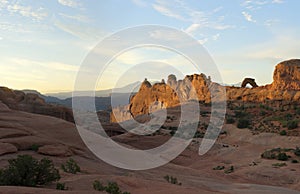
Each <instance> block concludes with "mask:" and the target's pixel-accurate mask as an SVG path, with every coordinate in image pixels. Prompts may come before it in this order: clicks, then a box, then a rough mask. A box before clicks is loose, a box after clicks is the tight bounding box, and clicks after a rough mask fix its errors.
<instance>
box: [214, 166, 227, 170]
mask: <svg viewBox="0 0 300 194" xmlns="http://www.w3.org/2000/svg"><path fill="white" fill-rule="evenodd" d="M224 169H225V166H216V167H214V168H213V170H224Z"/></svg>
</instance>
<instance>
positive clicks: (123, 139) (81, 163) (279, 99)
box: [0, 59, 300, 194]
mask: <svg viewBox="0 0 300 194" xmlns="http://www.w3.org/2000/svg"><path fill="white" fill-rule="evenodd" d="M268 73H272V72H268ZM162 79H163V78H162ZM212 79H213V78H212ZM185 80H189V81H190V83H191V84H192V86H193V87H194V88H195V90H196V93H197V96H193V95H190V94H191V93H190V85H188V84H186V81H185ZM248 83H249V84H251V86H252V87H248V86H249V85H248V86H247V87H245V86H246V85H247V84H248ZM243 86H244V87H236V86H222V85H220V84H218V83H214V82H213V81H211V79H210V78H209V77H208V76H206V75H204V74H194V75H190V76H186V77H185V78H184V79H183V80H177V78H176V77H175V76H169V79H168V80H167V82H166V83H164V82H161V83H156V84H153V85H152V84H151V83H149V82H148V81H146V80H145V81H144V82H142V83H141V86H140V88H139V90H138V91H137V93H135V94H133V96H132V97H131V98H130V99H129V101H128V104H127V105H122V106H118V107H112V109H107V110H101V111H99V112H97V114H98V117H99V121H100V122H101V124H102V126H103V127H104V129H105V131H106V132H107V134H108V135H109V136H110V138H112V139H113V140H114V141H115V142H118V143H119V144H120V145H125V146H128V147H130V148H135V149H142V150H145V149H150V148H153V147H157V146H159V145H161V144H163V143H164V142H166V141H168V139H170V138H171V137H172V135H174V133H176V130H177V128H178V121H179V120H180V117H181V113H180V112H181V111H180V106H179V98H183V99H184V100H185V101H186V103H189V102H191V101H193V102H195V99H197V103H199V106H200V111H201V112H200V114H199V115H198V116H199V120H200V122H199V123H198V125H197V126H198V127H197V132H196V133H195V135H194V138H193V141H192V142H191V143H190V145H189V146H188V147H187V148H186V149H185V150H184V152H183V153H181V154H180V155H179V156H178V157H177V158H175V159H174V160H172V161H171V162H170V163H168V164H166V165H164V166H161V167H158V168H154V169H150V170H143V171H132V170H124V169H120V168H116V167H113V166H111V165H110V164H107V163H105V162H103V161H102V160H100V159H98V158H97V157H96V156H95V155H94V154H93V153H92V152H91V151H90V150H89V149H88V148H87V147H86V145H85V144H84V142H83V141H82V139H81V137H80V135H79V133H78V131H77V129H76V125H75V123H74V118H73V112H72V109H70V108H68V107H64V106H63V105H59V104H50V103H46V101H45V99H43V98H42V97H40V96H39V95H38V94H34V93H30V92H29V93H28V92H26V93H24V92H22V91H18V90H13V89H9V88H6V87H1V88H0V145H1V146H0V168H1V169H2V170H1V171H0V172H1V173H0V184H1V186H0V193H11V194H13V193H41V192H42V193H111V194H119V193H132V194H135V193H136V194H141V193H143V194H148V193H149V194H150V193H151V194H153V193H157V194H158V193H170V194H171V193H172V194H176V193H178V194H179V193H180V194H182V193H188V194H193V193H195V194H198V193H231V194H237V193H270V194H271V193H272V194H274V193H291V194H293V193H299V192H300V125H299V122H300V103H299V102H300V101H299V100H300V60H295V59H294V60H288V61H284V62H281V63H279V64H278V65H277V66H276V69H275V72H274V74H273V82H272V83H271V84H269V85H265V86H257V85H256V84H255V80H254V79H246V81H245V83H244V84H243ZM220 87H225V88H226V100H227V109H226V117H225V121H224V125H223V127H222V131H221V132H220V134H219V136H218V139H217V141H216V143H215V144H214V146H213V147H212V149H211V150H209V151H208V152H207V153H206V154H204V155H202V156H200V155H198V149H199V145H200V144H201V141H202V138H203V136H204V134H205V132H206V130H207V126H208V124H209V122H210V117H211V101H212V100H214V98H215V97H216V96H218V95H216V96H212V95H211V94H210V91H211V88H220ZM216 91H218V90H216ZM223 100H224V99H223ZM153 102H160V103H159V104H156V107H155V110H159V109H166V110H167V117H166V118H165V122H164V124H163V125H162V126H160V129H159V130H157V131H156V132H155V133H153V134H151V135H146V136H139V135H135V134H132V133H130V132H127V131H125V130H124V129H122V127H121V126H120V125H119V124H118V123H117V122H116V118H117V120H118V121H120V120H121V121H122V122H128V119H130V118H132V117H133V118H134V119H136V120H137V121H139V122H142V123H147V121H148V120H149V113H150V105H152V104H153ZM152 111H153V110H152ZM24 155H25V156H32V157H33V158H35V159H37V160H41V159H43V158H48V159H50V160H51V161H52V162H53V168H55V169H56V170H57V171H53V172H57V173H59V176H60V178H53V177H52V178H53V179H49V180H50V181H48V182H47V184H39V183H36V184H33V187H28V182H24V181H23V182H22V180H20V181H19V182H15V185H14V183H13V181H11V180H8V179H9V178H8V177H7V175H6V177H5V176H4V175H5V173H6V172H10V171H8V170H9V168H8V166H9V163H8V161H11V160H12V159H16V158H17V157H18V156H24ZM20 160H21V159H20ZM24 163H26V162H24ZM19 167H20V166H19ZM27 167H28V166H27ZM27 167H26V166H25V167H21V168H24V169H25V170H26V168H27ZM28 168H29V167H28ZM13 172H15V173H16V171H13ZM14 175H15V176H20V177H23V178H26V177H27V178H28V176H29V175H28V176H25V175H24V174H23V175H22V174H20V173H19V174H18V173H17V174H14ZM51 180H52V181H51ZM108 182H110V183H108ZM26 184H27V186H26ZM106 184H108V185H107V186H105V185H106ZM113 187H114V188H113ZM116 188H117V189H116ZM113 189H115V190H113Z"/></svg>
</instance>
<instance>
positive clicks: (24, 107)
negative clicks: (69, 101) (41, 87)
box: [0, 87, 74, 122]
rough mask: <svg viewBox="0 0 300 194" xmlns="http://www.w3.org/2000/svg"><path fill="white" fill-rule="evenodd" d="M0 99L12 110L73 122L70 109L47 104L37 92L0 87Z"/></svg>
mask: <svg viewBox="0 0 300 194" xmlns="http://www.w3.org/2000/svg"><path fill="white" fill-rule="evenodd" d="M0 101H1V102H2V103H4V104H5V105H6V106H8V107H9V108H10V109H13V110H20V111H25V112H29V113H36V114H43V115H49V116H53V117H57V118H60V119H64V120H66V121H70V122H74V119H73V113H72V110H70V109H69V108H66V107H62V106H55V105H49V104H47V103H46V102H45V100H44V99H43V98H40V97H39V96H38V95H37V94H32V93H29V94H25V93H24V92H22V91H15V90H11V89H9V88H6V87H0Z"/></svg>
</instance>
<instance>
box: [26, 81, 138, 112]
mask: <svg viewBox="0 0 300 194" xmlns="http://www.w3.org/2000/svg"><path fill="white" fill-rule="evenodd" d="M140 85H141V82H134V83H132V84H129V85H127V86H125V87H122V88H116V89H109V90H100V91H96V97H95V99H93V98H94V97H91V96H88V94H90V92H88V91H82V92H80V94H79V96H76V97H74V98H76V100H79V101H82V102H87V101H88V102H93V101H94V100H95V106H96V110H97V111H100V110H111V107H116V106H124V105H126V104H128V103H129V98H130V96H131V95H132V94H134V93H136V92H137V91H138V90H139V87H140ZM132 90H133V91H132ZM22 91H23V92H24V93H26V94H29V93H33V94H37V95H38V96H39V97H41V98H43V99H44V100H45V101H46V103H49V104H56V105H62V106H65V107H68V108H72V99H73V97H72V92H62V93H52V94H45V95H44V94H41V93H40V92H38V91H36V90H29V89H26V90H22ZM112 92H113V99H112V98H111V96H112ZM82 104H83V105H82V107H80V109H81V110H86V111H92V110H93V109H94V104H93V103H90V104H88V105H87V106H85V105H84V104H86V103H82Z"/></svg>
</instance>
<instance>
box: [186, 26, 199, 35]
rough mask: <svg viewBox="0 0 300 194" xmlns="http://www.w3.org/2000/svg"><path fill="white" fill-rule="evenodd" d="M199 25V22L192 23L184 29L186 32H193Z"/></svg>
mask: <svg viewBox="0 0 300 194" xmlns="http://www.w3.org/2000/svg"><path fill="white" fill-rule="evenodd" d="M200 27H201V25H200V24H192V25H190V26H189V27H188V28H186V29H185V30H184V31H185V32H186V33H188V34H193V33H194V32H195V31H197V30H198V29H199V28H200Z"/></svg>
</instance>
